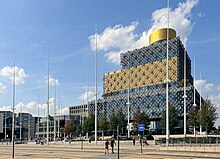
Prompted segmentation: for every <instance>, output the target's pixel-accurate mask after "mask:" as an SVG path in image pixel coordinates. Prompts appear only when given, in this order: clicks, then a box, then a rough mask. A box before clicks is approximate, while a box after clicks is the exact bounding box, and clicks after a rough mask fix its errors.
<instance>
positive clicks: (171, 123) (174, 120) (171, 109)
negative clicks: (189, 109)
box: [160, 105, 178, 133]
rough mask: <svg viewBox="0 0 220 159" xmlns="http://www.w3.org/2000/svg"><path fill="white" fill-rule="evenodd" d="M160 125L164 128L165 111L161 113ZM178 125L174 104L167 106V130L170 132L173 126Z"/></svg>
mask: <svg viewBox="0 0 220 159" xmlns="http://www.w3.org/2000/svg"><path fill="white" fill-rule="evenodd" d="M160 125H161V127H162V128H164V129H165V128H166V112H164V113H163V115H162V118H161V122H160ZM176 126H178V113H177V111H176V109H175V107H174V106H172V105H170V106H169V130H170V132H171V133H172V132H173V131H174V128H175V127H176Z"/></svg>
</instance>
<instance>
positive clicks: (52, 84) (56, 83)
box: [45, 75, 59, 86]
mask: <svg viewBox="0 0 220 159" xmlns="http://www.w3.org/2000/svg"><path fill="white" fill-rule="evenodd" d="M45 83H48V79H47V76H46V77H45ZM49 84H50V86H55V85H57V86H58V85H59V81H58V79H55V78H53V77H52V76H51V75H49Z"/></svg>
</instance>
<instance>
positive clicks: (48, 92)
mask: <svg viewBox="0 0 220 159" xmlns="http://www.w3.org/2000/svg"><path fill="white" fill-rule="evenodd" d="M49 57H50V56H49V46H48V66H47V67H48V70H47V71H48V74H47V80H48V81H47V145H49V113H50V112H49V106H50V104H49V98H50V80H49V76H50V75H49V74H50V68H49V61H50V59H49Z"/></svg>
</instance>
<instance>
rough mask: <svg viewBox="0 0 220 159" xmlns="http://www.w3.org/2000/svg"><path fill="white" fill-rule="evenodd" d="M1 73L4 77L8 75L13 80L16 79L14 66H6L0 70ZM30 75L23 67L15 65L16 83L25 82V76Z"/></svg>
mask: <svg viewBox="0 0 220 159" xmlns="http://www.w3.org/2000/svg"><path fill="white" fill-rule="evenodd" d="M0 75H1V76H3V77H6V78H8V79H10V80H11V82H13V81H14V67H10V66H5V67H4V68H2V69H1V70H0ZM27 77H28V75H27V74H26V73H25V71H24V69H23V68H19V67H17V66H15V84H16V85H19V84H24V83H25V78H27Z"/></svg>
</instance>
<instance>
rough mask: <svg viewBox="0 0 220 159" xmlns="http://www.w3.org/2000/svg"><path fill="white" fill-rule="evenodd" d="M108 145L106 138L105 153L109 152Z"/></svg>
mask: <svg viewBox="0 0 220 159" xmlns="http://www.w3.org/2000/svg"><path fill="white" fill-rule="evenodd" d="M108 145H109V142H108V140H106V142H105V154H106V153H109V151H108Z"/></svg>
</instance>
